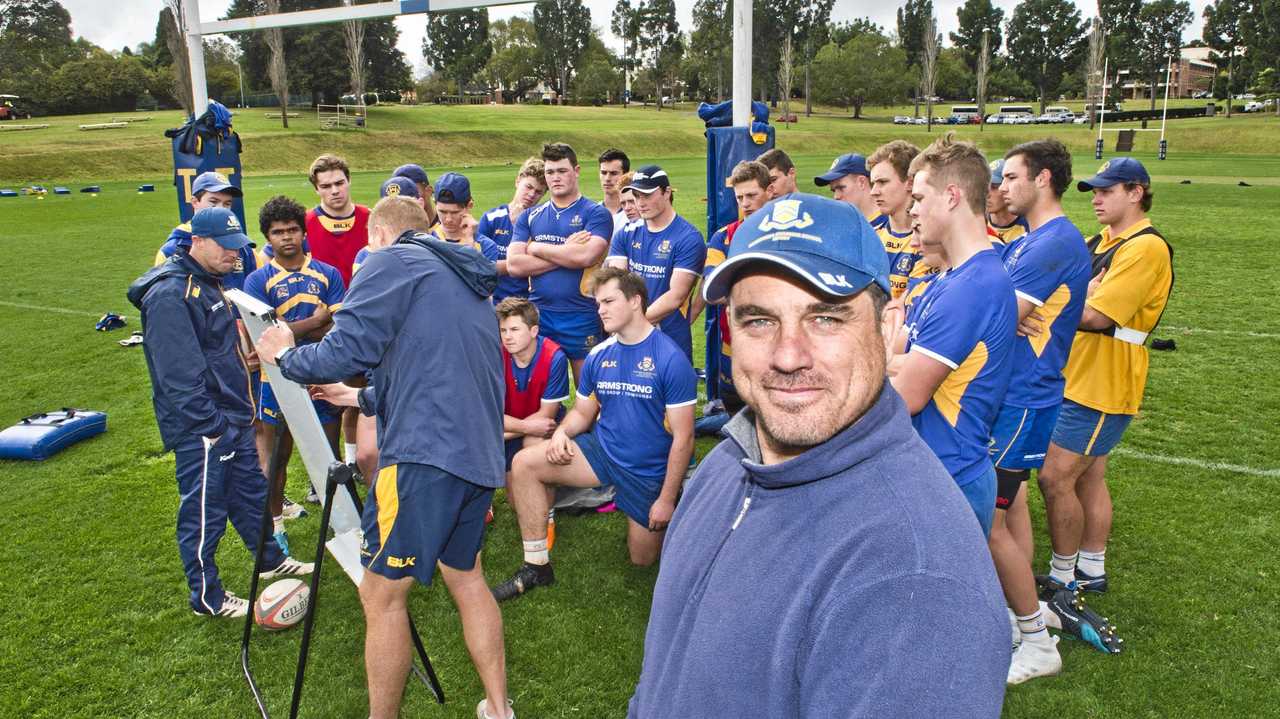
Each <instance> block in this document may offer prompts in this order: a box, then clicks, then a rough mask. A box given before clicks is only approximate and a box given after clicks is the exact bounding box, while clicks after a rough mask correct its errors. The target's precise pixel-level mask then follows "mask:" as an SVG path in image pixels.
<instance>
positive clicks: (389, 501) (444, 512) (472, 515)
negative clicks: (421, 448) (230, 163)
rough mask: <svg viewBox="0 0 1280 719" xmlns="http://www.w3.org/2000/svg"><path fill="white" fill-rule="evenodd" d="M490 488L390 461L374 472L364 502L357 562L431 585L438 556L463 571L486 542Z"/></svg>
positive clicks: (390, 576)
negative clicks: (485, 525)
mask: <svg viewBox="0 0 1280 719" xmlns="http://www.w3.org/2000/svg"><path fill="white" fill-rule="evenodd" d="M492 497H493V490H492V489H490V488H489V487H481V486H480V485H478V484H472V483H470V482H468V481H466V480H463V479H459V478H458V477H455V476H453V475H452V474H449V473H448V472H446V471H444V470H442V469H438V468H436V467H432V466H431V465H429V464H410V463H403V464H393V465H390V466H388V467H383V468H382V469H380V470H378V476H377V477H376V478H375V479H374V480H373V487H371V488H370V490H369V497H368V501H367V502H366V503H365V505H364V515H363V516H362V517H361V521H360V524H361V528H362V529H363V530H364V545H363V546H362V547H361V548H360V563H361V564H363V565H364V567H365V569H368V570H369V571H371V572H373V573H374V574H377V575H379V576H382V577H386V578H387V579H403V578H405V577H413V578H414V579H416V580H418V581H419V582H420V583H422V584H428V585H429V584H431V577H432V575H433V574H435V571H436V560H439V561H440V562H441V563H442V564H444V565H445V566H448V567H452V568H453V569H458V570H462V571H466V570H469V569H472V568H473V567H475V565H476V554H478V553H479V552H480V546H481V545H482V544H483V543H484V517H485V513H487V512H488V511H489V502H490V500H491V499H492Z"/></svg>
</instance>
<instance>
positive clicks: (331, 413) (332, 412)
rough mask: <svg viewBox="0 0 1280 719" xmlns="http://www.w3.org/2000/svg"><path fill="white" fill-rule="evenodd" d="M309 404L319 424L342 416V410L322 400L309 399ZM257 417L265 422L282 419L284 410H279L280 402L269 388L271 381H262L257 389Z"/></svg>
mask: <svg viewBox="0 0 1280 719" xmlns="http://www.w3.org/2000/svg"><path fill="white" fill-rule="evenodd" d="M311 406H312V407H315V408H316V415H317V416H318V417H320V424H329V423H331V422H337V421H338V419H339V418H340V417H342V410H340V409H338V408H337V407H334V406H333V405H331V404H329V403H328V402H325V401H323V400H318V399H313V400H311ZM258 419H260V420H262V421H263V422H265V423H267V424H280V423H281V422H283V421H284V412H281V411H280V403H279V402H277V401H276V393H275V392H274V391H273V390H272V389H271V383H270V382H267V381H265V380H264V381H263V382H262V384H261V385H260V389H259V390H258Z"/></svg>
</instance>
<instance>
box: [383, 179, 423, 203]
mask: <svg viewBox="0 0 1280 719" xmlns="http://www.w3.org/2000/svg"><path fill="white" fill-rule="evenodd" d="M378 192H379V194H380V196H382V197H412V198H414V199H417V198H419V197H422V194H421V193H420V192H418V186H417V185H415V184H413V180H410V179H409V178H407V177H400V176H397V177H392V178H390V179H388V180H387V181H386V182H384V183H382V189H381V190H379V191H378Z"/></svg>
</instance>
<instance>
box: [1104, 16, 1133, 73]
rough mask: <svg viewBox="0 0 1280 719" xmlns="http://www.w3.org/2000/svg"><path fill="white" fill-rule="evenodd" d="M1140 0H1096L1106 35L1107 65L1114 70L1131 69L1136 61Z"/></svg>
mask: <svg viewBox="0 0 1280 719" xmlns="http://www.w3.org/2000/svg"><path fill="white" fill-rule="evenodd" d="M1141 12H1142V0H1098V15H1099V17H1101V18H1102V30H1103V32H1104V33H1105V34H1106V39H1107V54H1106V57H1107V58H1108V59H1109V60H1108V64H1109V65H1110V66H1111V67H1112V68H1113V69H1115V70H1117V71H1118V70H1121V69H1125V68H1133V67H1134V66H1135V64H1136V63H1137V61H1138V54H1137V48H1138V39H1139V38H1140V37H1141V36H1142V28H1141V27H1140V25H1139V19H1138V18H1139V15H1140V14H1141Z"/></svg>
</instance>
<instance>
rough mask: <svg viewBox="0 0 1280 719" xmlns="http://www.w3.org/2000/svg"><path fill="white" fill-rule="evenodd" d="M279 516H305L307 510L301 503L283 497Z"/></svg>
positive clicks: (288, 517) (295, 517)
mask: <svg viewBox="0 0 1280 719" xmlns="http://www.w3.org/2000/svg"><path fill="white" fill-rule="evenodd" d="M280 516H281V517H282V518H284V519H297V518H298V517H305V516H307V510H306V508H304V507H303V506H302V505H301V504H298V503H297V502H295V501H293V500H292V499H289V498H288V497H285V498H284V502H282V503H281V505H280Z"/></svg>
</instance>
